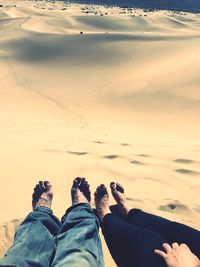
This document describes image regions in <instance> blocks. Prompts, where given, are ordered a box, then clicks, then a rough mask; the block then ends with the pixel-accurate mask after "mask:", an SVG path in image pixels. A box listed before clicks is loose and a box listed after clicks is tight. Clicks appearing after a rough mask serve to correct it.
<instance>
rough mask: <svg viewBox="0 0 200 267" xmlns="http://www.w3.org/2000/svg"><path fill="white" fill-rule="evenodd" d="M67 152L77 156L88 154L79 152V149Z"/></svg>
mask: <svg viewBox="0 0 200 267" xmlns="http://www.w3.org/2000/svg"><path fill="white" fill-rule="evenodd" d="M67 153H69V154H73V155H77V156H83V155H87V154H88V153H87V152H77V151H67Z"/></svg>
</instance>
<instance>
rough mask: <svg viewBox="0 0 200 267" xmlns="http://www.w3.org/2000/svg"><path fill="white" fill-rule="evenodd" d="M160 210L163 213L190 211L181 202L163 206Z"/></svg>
mask: <svg viewBox="0 0 200 267" xmlns="http://www.w3.org/2000/svg"><path fill="white" fill-rule="evenodd" d="M158 209H159V210H162V211H169V212H183V211H188V210H189V209H188V207H187V206H185V205H184V204H182V203H180V202H178V201H177V202H174V203H169V204H167V205H161V206H159V207H158Z"/></svg>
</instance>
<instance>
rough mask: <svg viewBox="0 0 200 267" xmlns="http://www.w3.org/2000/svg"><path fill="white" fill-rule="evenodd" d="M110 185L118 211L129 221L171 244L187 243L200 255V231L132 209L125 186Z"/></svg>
mask: <svg viewBox="0 0 200 267" xmlns="http://www.w3.org/2000/svg"><path fill="white" fill-rule="evenodd" d="M110 187H111V191H112V194H113V197H114V198H115V200H116V202H117V208H118V212H119V213H120V214H121V216H122V217H124V218H125V219H126V220H127V222H129V223H131V224H133V225H135V226H139V227H144V228H148V229H151V230H153V231H155V232H157V233H159V234H160V235H162V236H164V238H165V239H166V240H167V241H168V242H169V243H170V244H172V243H174V242H178V243H186V244H187V245H188V246H189V247H190V249H191V250H192V252H193V253H195V254H196V255H197V256H198V257H200V246H199V243H200V241H199V240H200V231H198V230H195V229H193V228H191V227H189V226H186V225H184V224H181V223H177V222H173V221H170V220H167V219H165V218H162V217H160V216H156V215H153V214H150V213H146V212H143V211H141V210H139V209H131V208H130V207H129V206H128V204H127V201H126V197H125V194H124V189H123V187H122V186H121V185H119V184H115V183H111V186H110Z"/></svg>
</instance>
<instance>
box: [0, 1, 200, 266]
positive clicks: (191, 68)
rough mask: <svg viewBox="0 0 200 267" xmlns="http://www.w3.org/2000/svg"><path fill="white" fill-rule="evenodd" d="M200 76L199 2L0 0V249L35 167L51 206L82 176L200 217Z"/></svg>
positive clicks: (144, 203) (27, 207) (191, 220)
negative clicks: (178, 6) (185, 6)
mask: <svg viewBox="0 0 200 267" xmlns="http://www.w3.org/2000/svg"><path fill="white" fill-rule="evenodd" d="M199 86H200V15H199V14H192V13H185V12H172V11H154V12H147V11H146V10H142V9H133V8H131V9H122V8H118V7H105V6H95V5H78V4H67V3H63V2H54V3H51V2H45V1H16V0H14V1H1V2H0V126H1V132H0V148H1V149H0V159H1V179H0V188H1V189H0V190H1V193H0V203H1V218H0V224H1V227H0V240H1V241H0V255H3V254H4V252H5V251H6V249H7V248H8V247H9V246H10V245H11V243H12V239H13V235H14V232H15V230H16V227H17V226H18V224H19V223H20V221H21V219H23V218H24V217H25V216H26V214H27V213H28V212H29V211H31V195H32V190H33V187H34V186H35V184H36V183H37V182H38V181H39V180H42V179H48V180H50V181H51V182H52V184H53V186H54V202H53V210H54V212H55V214H56V215H57V216H58V217H61V216H62V214H63V213H64V212H65V210H66V208H67V207H69V206H70V204H71V201H70V187H71V183H72V180H73V178H74V177H76V176H82V177H87V179H88V180H89V182H90V183H91V187H92V190H93V192H94V190H95V188H96V187H97V186H98V185H99V184H100V183H105V184H106V185H107V186H109V183H110V182H111V181H112V180H114V181H118V182H120V183H121V184H122V185H124V187H125V190H126V194H127V197H128V199H129V202H130V204H131V205H132V206H133V207H137V208H142V209H143V210H145V211H148V212H152V213H155V214H158V215H162V216H164V217H166V218H169V219H172V220H176V221H179V222H183V223H186V224H188V225H191V226H193V227H196V228H198V229H200V194H199V192H200V157H199V156H200V138H199V136H200V90H199ZM110 202H111V204H113V203H114V202H113V199H112V197H110ZM104 249H105V261H106V266H109V267H112V266H115V264H114V263H113V261H112V259H111V257H110V256H109V253H108V251H107V250H106V246H105V244H104Z"/></svg>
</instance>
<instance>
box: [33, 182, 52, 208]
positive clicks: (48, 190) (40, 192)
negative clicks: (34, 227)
mask: <svg viewBox="0 0 200 267" xmlns="http://www.w3.org/2000/svg"><path fill="white" fill-rule="evenodd" d="M52 199H53V191H52V185H51V184H50V183H49V182H48V181H44V182H43V181H39V183H38V184H37V185H36V186H35V188H34V193H33V195H32V207H33V210H35V209H36V208H37V207H40V206H45V207H48V208H51V203H52Z"/></svg>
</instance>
